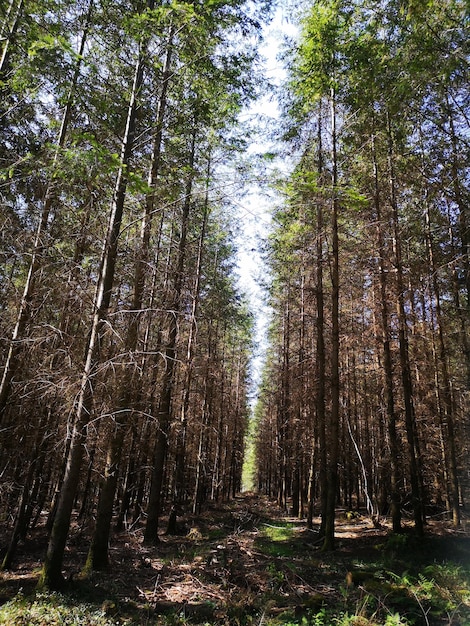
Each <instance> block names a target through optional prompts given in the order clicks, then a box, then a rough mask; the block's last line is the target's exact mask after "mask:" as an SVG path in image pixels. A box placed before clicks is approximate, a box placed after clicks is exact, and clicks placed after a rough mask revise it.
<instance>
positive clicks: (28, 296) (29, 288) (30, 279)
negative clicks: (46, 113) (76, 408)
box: [0, 1, 93, 422]
mask: <svg viewBox="0 0 470 626" xmlns="http://www.w3.org/2000/svg"><path fill="white" fill-rule="evenodd" d="M20 6H21V3H20ZM92 7H93V2H92V1H90V4H89V7H88V12H87V15H86V19H85V26H84V28H83V32H82V37H81V41H80V47H79V50H78V57H77V59H78V60H77V63H76V66H75V71H74V74H73V77H72V82H71V84H70V89H69V94H68V98H67V102H66V105H65V109H64V113H63V116H62V123H61V126H60V130H59V134H58V137H57V142H56V149H55V154H54V159H53V162H52V172H53V173H54V172H55V171H56V169H57V166H58V160H59V152H60V149H61V148H63V147H64V145H65V139H66V136H67V130H68V127H69V124H70V120H71V118H72V111H73V104H74V98H75V91H76V87H77V82H78V78H79V76H80V70H81V66H82V60H83V52H84V50H85V43H86V39H87V36H88V30H89V27H90V23H91V13H92ZM18 10H19V9H18ZM7 44H8V42H7V43H6V44H5V51H6V47H7ZM54 196H55V189H54V182H53V174H52V175H51V177H50V178H49V182H48V184H47V187H46V192H45V195H44V203H43V208H42V212H41V218H40V220H39V223H38V226H37V228H36V235H35V239H34V244H33V250H32V253H31V261H30V265H29V271H28V275H27V278H26V283H25V286H24V289H23V296H22V298H21V302H20V307H19V310H18V314H17V317H16V324H15V328H14V330H13V335H12V338H11V342H10V348H9V351H8V355H7V360H6V363H5V366H4V369H3V375H2V380H1V383H0V422H1V420H2V418H3V415H4V413H5V409H6V406H7V404H8V400H9V397H10V391H11V383H12V381H13V379H14V377H15V374H16V373H17V372H18V369H19V366H20V356H21V351H22V350H21V349H22V339H23V338H24V334H25V330H26V327H27V324H28V322H29V320H30V316H31V305H32V300H33V297H34V292H35V278H36V275H37V273H38V271H39V269H40V267H41V263H42V254H43V253H44V252H45V250H46V249H47V245H48V244H47V225H48V219H49V214H50V211H51V207H52V203H53V201H54Z"/></svg>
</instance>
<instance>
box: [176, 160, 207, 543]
mask: <svg viewBox="0 0 470 626" xmlns="http://www.w3.org/2000/svg"><path fill="white" fill-rule="evenodd" d="M209 177H210V159H209V160H208V163H207V185H208V184H209ZM208 212H209V190H208V187H206V195H205V200H204V216H203V222H202V228H201V235H200V237H199V245H198V254H197V261H196V281H195V285H194V291H193V296H192V299H193V303H192V309H191V316H190V327H189V336H188V343H187V346H186V360H185V363H184V368H185V371H184V382H183V400H182V403H181V415H180V423H179V424H178V432H177V441H176V454H175V482H174V490H173V503H172V511H173V515H172V516H170V519H169V522H168V528H167V534H175V533H176V532H177V527H176V521H177V514H178V511H179V509H180V507H181V504H182V499H183V495H184V489H185V480H184V467H185V460H186V430H187V421H188V412H189V400H190V393H191V381H192V374H193V355H194V348H195V341H196V339H195V338H196V330H197V324H196V323H197V313H198V306H199V298H200V291H201V271H202V258H203V250H204V244H205V236H206V227H207V218H208ZM170 522H171V524H170Z"/></svg>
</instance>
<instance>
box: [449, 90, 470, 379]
mask: <svg viewBox="0 0 470 626" xmlns="http://www.w3.org/2000/svg"><path fill="white" fill-rule="evenodd" d="M446 100H447V102H446V104H447V114H448V117H449V128H450V139H451V145H452V152H451V160H450V165H451V173H452V186H453V188H454V200H455V203H456V205H457V207H458V210H459V235H460V252H461V255H460V256H461V263H462V269H463V283H464V285H465V291H466V306H463V305H461V304H460V302H459V303H458V307H457V311H458V314H459V317H460V324H461V332H460V338H461V342H462V349H463V354H464V359H465V367H466V387H467V391H470V341H469V338H468V325H469V322H468V320H469V319H470V211H469V208H468V201H465V200H464V192H463V189H462V183H461V181H460V175H459V162H458V154H459V147H458V142H457V133H456V132H455V124H454V117H453V114H452V108H451V105H450V101H449V96H448V94H447V95H446Z"/></svg>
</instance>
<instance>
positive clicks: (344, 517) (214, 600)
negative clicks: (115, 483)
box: [0, 493, 470, 626]
mask: <svg viewBox="0 0 470 626" xmlns="http://www.w3.org/2000/svg"><path fill="white" fill-rule="evenodd" d="M314 521H315V528H317V527H318V526H319V520H318V519H315V520H314ZM410 524H411V520H410ZM315 528H314V530H308V529H307V528H306V525H305V522H304V521H302V520H299V519H297V518H293V517H288V516H286V515H285V513H283V512H282V511H281V510H280V509H279V508H278V506H277V505H276V503H273V502H271V501H270V500H269V499H267V498H266V497H264V496H259V495H255V494H252V493H247V494H242V495H240V496H238V497H237V498H235V499H234V500H232V501H230V502H228V503H224V504H214V505H211V506H210V507H209V508H208V509H207V510H206V511H205V512H204V513H202V514H201V515H198V516H193V517H187V518H186V519H185V525H184V527H183V525H182V526H181V528H180V531H181V534H180V535H178V536H169V535H166V536H162V537H161V541H160V543H159V544H158V545H157V546H155V547H144V546H143V545H142V535H143V524H141V523H140V524H139V523H138V524H135V525H134V526H133V527H130V528H128V529H127V530H126V531H124V532H121V533H119V534H116V535H115V536H114V537H113V541H112V545H111V548H110V555H111V557H110V560H111V568H110V570H109V571H107V572H105V573H100V574H93V576H92V577H89V578H87V579H85V578H83V577H82V576H81V573H80V569H81V568H82V567H83V565H84V563H85V560H86V554H87V550H88V546H89V539H90V537H89V529H88V528H87V527H80V526H79V525H78V524H75V525H74V526H73V528H72V534H71V540H70V542H69V547H68V550H67V552H66V557H65V560H64V568H65V573H66V576H67V578H68V584H67V587H66V589H64V591H63V592H62V593H42V592H41V593H39V592H36V590H35V589H36V584H37V581H38V578H39V572H40V566H41V562H42V558H43V555H44V550H45V548H46V543H45V539H44V533H43V532H42V530H41V529H40V528H38V529H36V530H35V531H34V532H33V533H32V534H31V536H30V537H28V539H27V541H26V543H25V544H24V545H21V546H20V547H19V551H18V555H17V560H16V567H15V568H14V569H13V570H11V571H8V572H3V573H2V578H1V587H0V600H1V603H2V606H1V607H0V624H28V625H30V624H31V625H43V624H53V625H55V624H57V625H58V624H86V625H88V626H111V625H117V624H122V625H128V626H132V625H137V624H148V625H151V624H152V625H153V624H155V625H156V624H161V625H166V624H168V625H170V624H172V625H176V624H207V625H209V624H221V625H222V624H227V625H229V624H235V625H245V624H246V625H249V624H250V625H251V624H256V625H261V624H263V625H273V626H274V625H278V624H305V625H306V624H313V625H315V626H323V625H328V624H340V625H347V624H351V625H352V624H354V625H356V626H358V625H360V626H377V625H382V624H384V625H387V626H393V625H401V624H410V625H411V624H416V625H420V624H423V625H426V626H427V625H430V626H441V625H452V626H465V625H468V624H470V576H469V571H470V536H469V525H468V520H466V519H464V520H463V524H462V526H461V528H460V529H458V530H455V529H453V528H451V525H450V523H449V522H445V521H441V518H440V517H438V518H434V519H431V520H430V521H429V523H428V525H427V529H426V530H427V532H426V535H425V537H424V538H418V537H416V536H415V535H414V534H413V533H412V532H411V529H409V532H407V530H405V532H404V533H403V534H392V533H391V532H390V525H389V522H388V520H386V519H383V520H382V521H381V524H380V526H379V527H378V528H377V527H374V525H373V524H372V522H371V520H370V518H368V517H367V516H365V515H362V514H361V513H360V512H356V511H347V510H340V511H337V524H336V536H337V549H336V550H335V551H334V552H322V551H321V550H320V545H321V544H320V542H319V541H318V533H317V531H316V530H315ZM2 539H3V540H4V539H5V537H3V538H2Z"/></svg>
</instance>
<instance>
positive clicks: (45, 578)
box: [39, 49, 144, 589]
mask: <svg viewBox="0 0 470 626" xmlns="http://www.w3.org/2000/svg"><path fill="white" fill-rule="evenodd" d="M143 68H144V51H143V49H139V56H138V60H137V63H136V66H135V74H134V82H133V86H132V92H131V97H130V101H129V108H128V113H127V122H126V130H125V133H124V138H123V142H122V151H121V158H120V163H121V165H120V168H119V171H118V174H117V179H116V186H115V190H114V199H113V204H112V209H111V214H110V217H109V224H108V233H107V236H106V241H105V244H104V248H103V254H102V258H101V266H100V276H99V282H98V287H97V291H96V295H95V301H94V309H95V312H94V314H93V318H92V322H91V331H90V336H89V339H88V346H87V351H86V360H85V365H84V369H83V374H82V381H81V389H80V394H79V398H78V401H77V407H76V415H75V424H74V427H73V433H72V439H71V444H70V452H69V456H68V460H67V467H66V471H65V476H64V482H63V484H62V488H61V492H60V497H59V502H58V507H57V513H56V516H55V519H54V525H53V527H52V532H51V536H50V539H49V545H48V548H47V554H46V558H45V561H44V567H43V570H42V573H41V577H40V581H39V585H40V586H42V587H47V588H51V589H52V588H57V587H60V586H62V584H63V576H62V561H63V555H64V550H65V544H66V541H67V536H68V532H69V527H70V520H71V515H72V509H73V504H74V499H75V495H76V492H77V488H78V483H79V480H80V470H81V465H82V459H83V453H84V448H85V442H86V429H87V425H88V423H89V420H90V418H91V412H92V404H93V393H94V390H93V378H94V376H95V374H96V371H97V367H98V365H99V360H100V344H101V340H102V337H103V331H104V325H105V321H106V318H107V313H108V309H109V305H110V300H111V292H112V287H113V280H114V272H115V265H116V259H117V252H118V241H119V231H120V228H121V222H122V215H123V210H124V200H125V196H126V189H127V169H128V166H129V162H130V157H131V153H132V146H133V143H134V135H135V124H136V118H137V100H138V95H139V91H140V87H141V85H142V79H143Z"/></svg>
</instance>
